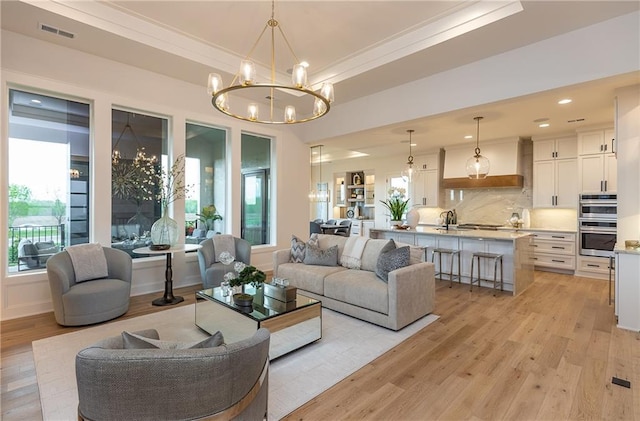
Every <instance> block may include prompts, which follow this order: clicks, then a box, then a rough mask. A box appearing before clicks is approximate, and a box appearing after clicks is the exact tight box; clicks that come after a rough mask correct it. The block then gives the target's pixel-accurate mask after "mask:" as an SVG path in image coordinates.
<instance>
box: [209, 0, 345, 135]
mask: <svg viewBox="0 0 640 421" xmlns="http://www.w3.org/2000/svg"><path fill="white" fill-rule="evenodd" d="M274 10H275V0H272V2H271V19H269V20H268V21H267V23H266V25H265V26H264V28H263V29H262V32H261V33H260V35H259V36H258V39H257V40H256V42H255V44H254V45H253V47H252V48H251V50H250V51H249V53H248V54H247V56H246V57H245V58H244V60H242V61H241V62H240V70H239V71H238V73H236V74H235V76H234V78H233V80H232V81H231V84H230V85H229V86H228V87H226V88H224V87H223V84H222V77H221V76H220V75H219V74H217V73H210V74H209V82H208V88H207V92H208V93H209V95H211V96H212V99H211V102H212V104H213V106H214V107H215V108H216V109H217V110H219V111H221V112H223V113H224V114H226V115H229V116H231V117H235V118H238V119H240V120H245V121H251V122H256V123H266V124H293V123H303V122H305V121H311V120H315V119H317V118H319V117H322V116H323V115H325V114H327V113H328V112H329V109H330V107H331V103H332V102H333V98H334V93H333V84H331V83H328V82H325V83H323V84H322V87H321V89H320V92H315V91H313V90H312V89H311V88H310V87H309V86H308V85H307V66H308V64H306V63H305V62H301V61H300V60H298V58H297V57H296V54H295V53H294V52H293V49H292V48H291V45H290V44H289V41H288V40H287V37H286V36H285V34H284V31H283V30H282V27H281V26H280V25H279V23H278V21H277V20H276V19H275V17H274ZM276 28H277V29H278V33H279V34H280V35H281V36H282V38H283V39H284V42H285V44H286V45H287V47H288V48H289V51H290V52H291V55H292V56H293V58H294V60H295V62H296V64H295V65H294V66H293V70H292V72H291V85H284V84H281V83H278V82H277V81H276V68H275V57H276V52H275V34H276ZM267 29H270V33H271V56H270V57H271V75H270V79H269V81H268V82H258V81H257V80H256V66H255V63H254V62H253V61H252V60H251V54H252V53H253V52H254V50H255V48H256V46H257V45H258V43H259V42H260V39H261V38H262V36H263V35H264V34H265V33H266V32H267ZM239 92H242V93H244V94H246V95H249V96H251V97H253V98H255V100H250V101H251V102H250V103H249V105H248V107H247V109H246V112H244V113H242V112H241V111H234V109H233V105H232V102H233V101H232V100H231V97H232V94H236V93H239ZM281 92H288V93H290V94H292V95H294V96H297V97H302V99H303V101H306V102H307V104H306V105H307V107H306V108H305V109H304V110H302V109H298V110H296V108H295V106H294V105H286V106H285V108H284V111H282V110H280V111H279V110H277V109H276V106H275V101H277V100H282V99H283V98H282V94H281ZM278 94H280V95H281V96H280V97H278ZM264 98H266V99H267V104H264V100H263V99H264ZM236 99H238V98H237V97H236ZM260 101H262V102H263V106H264V108H268V109H263V110H261V109H260Z"/></svg>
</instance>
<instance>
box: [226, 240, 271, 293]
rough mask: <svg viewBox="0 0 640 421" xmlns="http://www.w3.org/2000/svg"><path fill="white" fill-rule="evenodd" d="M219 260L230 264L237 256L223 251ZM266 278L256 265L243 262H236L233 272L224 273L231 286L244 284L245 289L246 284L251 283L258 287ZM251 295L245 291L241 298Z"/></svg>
mask: <svg viewBox="0 0 640 421" xmlns="http://www.w3.org/2000/svg"><path fill="white" fill-rule="evenodd" d="M218 260H219V261H220V262H221V263H222V264H224V265H230V264H231V263H233V262H234V261H235V257H233V256H232V255H231V254H230V253H229V252H226V251H223V252H222V253H220V257H218ZM266 279H267V275H266V274H265V273H264V272H263V271H261V270H260V269H257V268H256V267H255V266H251V265H247V264H245V263H243V262H235V263H234V265H233V272H227V273H225V275H224V280H225V281H227V282H229V285H230V286H232V287H237V286H242V287H243V289H244V286H245V285H249V284H250V285H251V286H253V287H254V288H258V287H259V286H260V285H262V284H263V283H264V281H265V280H266ZM249 297H251V295H250V294H245V293H244V292H243V293H242V296H241V297H240V298H241V299H248V298H249Z"/></svg>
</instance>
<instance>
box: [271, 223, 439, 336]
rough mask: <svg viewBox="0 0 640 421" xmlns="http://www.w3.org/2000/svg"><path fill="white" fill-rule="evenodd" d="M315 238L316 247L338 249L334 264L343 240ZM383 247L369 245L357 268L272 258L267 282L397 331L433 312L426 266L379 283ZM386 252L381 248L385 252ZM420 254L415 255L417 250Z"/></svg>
mask: <svg viewBox="0 0 640 421" xmlns="http://www.w3.org/2000/svg"><path fill="white" fill-rule="evenodd" d="M314 235H317V239H318V246H319V247H320V249H323V250H326V249H329V248H330V247H332V246H335V245H337V246H338V262H340V256H341V255H342V252H343V251H344V247H345V244H346V242H347V239H348V237H341V236H337V235H323V234H314ZM389 241H393V240H384V239H369V240H368V241H367V242H366V245H365V246H364V250H363V252H362V255H361V268H360V269H348V268H346V267H343V266H340V263H338V265H337V266H320V265H310V264H305V263H293V262H292V259H291V256H292V249H283V250H277V251H275V252H274V255H273V276H274V277H278V278H285V279H287V280H288V281H289V284H290V285H292V286H295V287H297V288H298V289H299V290H300V292H302V293H303V294H304V295H306V296H309V297H312V298H315V299H317V300H320V301H322V306H323V307H326V308H329V309H332V310H335V311H338V312H341V313H344V314H347V315H349V316H352V317H356V318H358V319H361V320H365V321H368V322H370V323H374V324H377V325H380V326H383V327H386V328H389V329H393V330H400V329H402V328H403V327H405V326H407V325H409V324H410V323H412V322H414V321H416V320H418V319H420V318H422V317H423V316H425V315H427V314H429V313H431V312H432V311H433V309H434V307H435V277H434V266H433V264H432V263H427V262H422V261H418V260H417V259H416V258H412V259H411V260H412V261H411V263H410V264H409V265H408V266H406V267H401V268H399V269H395V270H392V271H391V272H389V274H388V281H387V282H385V281H383V280H382V279H380V278H379V277H378V276H376V273H375V271H376V266H377V264H378V258H379V256H380V251H381V250H383V248H384V247H385V245H387V243H388V242H389ZM388 247H389V246H387V248H388ZM417 251H418V254H421V250H417Z"/></svg>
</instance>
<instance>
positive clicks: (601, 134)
mask: <svg viewBox="0 0 640 421" xmlns="http://www.w3.org/2000/svg"><path fill="white" fill-rule="evenodd" d="M614 151H615V137H614V131H613V129H606V130H594V131H589V132H583V133H579V134H578V154H579V155H593V154H601V153H613V152H614Z"/></svg>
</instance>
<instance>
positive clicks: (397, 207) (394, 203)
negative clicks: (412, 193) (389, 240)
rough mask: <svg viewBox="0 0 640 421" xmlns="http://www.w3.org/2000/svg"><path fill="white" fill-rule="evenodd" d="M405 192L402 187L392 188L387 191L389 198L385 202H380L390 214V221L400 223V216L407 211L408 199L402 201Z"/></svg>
mask: <svg viewBox="0 0 640 421" xmlns="http://www.w3.org/2000/svg"><path fill="white" fill-rule="evenodd" d="M406 193H407V190H406V189H405V188H404V187H392V188H390V189H389V191H388V194H389V198H388V199H387V200H381V201H380V203H382V204H383V205H384V207H385V208H387V209H388V210H389V212H390V213H391V215H390V216H391V220H393V221H401V220H402V215H403V214H404V213H405V211H406V210H407V206H408V205H409V199H406V200H405V199H404V198H405V195H406Z"/></svg>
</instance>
